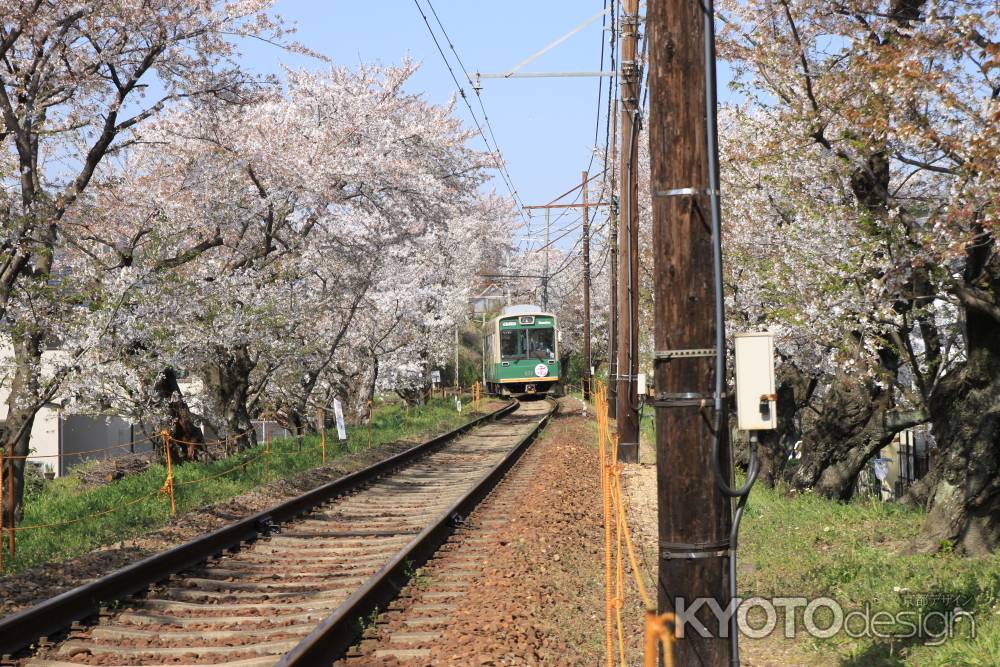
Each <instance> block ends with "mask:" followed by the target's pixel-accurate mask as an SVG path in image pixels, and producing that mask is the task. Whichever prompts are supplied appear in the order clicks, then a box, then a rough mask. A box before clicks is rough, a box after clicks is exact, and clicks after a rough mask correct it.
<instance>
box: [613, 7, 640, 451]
mask: <svg viewBox="0 0 1000 667" xmlns="http://www.w3.org/2000/svg"><path fill="white" fill-rule="evenodd" d="M638 11H639V0H623V3H622V18H621V49H620V52H621V58H622V60H621V68H622V73H621V91H620V95H621V105H622V106H621V124H622V127H621V202H622V205H621V209H622V218H621V221H620V222H619V225H620V229H619V233H618V239H619V241H618V249H619V251H620V252H622V261H621V263H620V265H619V267H618V272H619V276H618V303H619V305H620V308H621V316H620V317H619V318H618V373H617V379H618V382H617V384H618V392H617V394H618V395H617V405H616V407H617V422H618V460H619V461H623V462H626V463H637V462H638V461H639V410H638V407H639V397H638V395H637V392H636V388H637V383H636V376H637V375H639V355H638V337H639V331H638V329H639V299H638V296H639V253H638V245H639V208H638V206H637V200H638V198H639V180H638V178H637V175H638V174H637V172H638V166H639V129H640V128H639V123H638V122H637V121H638V111H639V108H638V105H639V64H638V62H636V44H637V42H638V37H639V17H638Z"/></svg>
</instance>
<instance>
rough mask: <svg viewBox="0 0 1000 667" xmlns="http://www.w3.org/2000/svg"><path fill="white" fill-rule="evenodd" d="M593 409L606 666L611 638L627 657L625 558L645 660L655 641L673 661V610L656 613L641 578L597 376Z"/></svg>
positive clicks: (610, 662) (652, 660) (651, 656)
mask: <svg viewBox="0 0 1000 667" xmlns="http://www.w3.org/2000/svg"><path fill="white" fill-rule="evenodd" d="M592 394H593V399H594V409H595V412H596V413H597V445H598V451H599V459H600V468H601V470H600V475H601V496H602V506H603V509H604V586H605V645H606V664H607V667H614V661H615V649H614V644H615V639H617V641H618V660H619V662H620V665H621V667H625V666H626V665H627V664H628V663H627V661H626V657H625V630H624V624H623V623H622V608H623V607H624V605H625V565H624V563H625V558H624V557H623V555H624V556H627V558H628V562H629V569H630V571H631V572H632V577H633V578H634V580H635V584H636V588H637V589H638V591H639V596H640V597H641V598H642V602H643V605H644V606H645V608H646V616H645V643H644V665H646V667H655V666H656V662H657V652H658V650H659V647H660V646H662V647H663V657H664V664H665V665H666V666H667V667H672V666H673V639H674V615H673V614H672V613H669V612H668V613H665V614H658V613H657V610H656V604H655V603H654V602H653V599H652V598H651V597H650V595H649V592H648V591H647V590H646V585H645V584H644V583H643V580H642V575H641V571H640V569H639V561H638V559H637V558H636V555H635V546H634V545H633V543H632V534H631V531H630V530H629V526H628V515H627V513H626V511H625V503H624V500H623V494H622V482H621V472H622V466H621V464H620V463H618V436H617V434H615V433H612V432H611V424H610V420H609V417H608V400H607V387H606V386H605V385H604V384H603V383H602V382H600V381H597V380H595V381H594V386H593V389H592Z"/></svg>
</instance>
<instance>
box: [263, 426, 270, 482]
mask: <svg viewBox="0 0 1000 667" xmlns="http://www.w3.org/2000/svg"><path fill="white" fill-rule="evenodd" d="M261 428H262V429H263V430H264V481H265V482H266V481H268V479H269V478H270V476H271V435H270V433H268V430H267V420H266V419H265V420H264V421H263V422H261Z"/></svg>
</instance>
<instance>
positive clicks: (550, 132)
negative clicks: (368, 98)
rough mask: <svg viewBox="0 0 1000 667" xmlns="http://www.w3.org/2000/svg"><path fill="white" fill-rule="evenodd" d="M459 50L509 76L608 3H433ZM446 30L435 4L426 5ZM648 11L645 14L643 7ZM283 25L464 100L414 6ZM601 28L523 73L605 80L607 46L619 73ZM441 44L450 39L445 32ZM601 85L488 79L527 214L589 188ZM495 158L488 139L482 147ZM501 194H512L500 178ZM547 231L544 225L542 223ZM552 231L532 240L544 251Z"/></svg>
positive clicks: (364, 7)
mask: <svg viewBox="0 0 1000 667" xmlns="http://www.w3.org/2000/svg"><path fill="white" fill-rule="evenodd" d="M431 1H432V2H433V7H434V9H435V10H436V11H437V14H438V17H439V18H440V19H441V22H442V23H443V24H444V27H445V29H446V30H447V31H448V35H449V36H450V37H451V40H452V43H453V44H454V46H455V49H456V50H457V52H458V56H459V57H461V59H462V61H463V63H464V64H465V66H466V67H467V68H468V69H469V70H471V71H480V72H484V73H487V72H494V73H495V72H503V71H506V70H508V69H510V68H511V67H513V66H514V65H516V64H517V63H519V62H521V61H522V60H524V59H525V58H527V57H529V56H531V55H532V54H534V53H535V52H537V51H539V50H541V49H542V48H543V47H545V46H547V45H548V44H549V43H550V42H552V41H553V40H554V39H556V38H558V37H560V36H561V35H563V34H565V33H566V32H568V31H570V30H572V29H573V28H575V27H576V26H578V25H579V24H580V23H582V22H583V21H585V20H586V19H588V18H590V17H591V16H593V15H594V14H596V13H598V12H599V11H601V9H602V8H603V7H604V0H585V1H582V2H581V1H580V0H575V1H572V0H504V1H503V2H498V1H496V0H492V1H489V2H487V1H485V0H431ZM419 2H420V4H421V6H422V7H423V9H424V11H425V12H427V13H428V18H429V20H430V23H431V26H432V27H433V28H434V30H435V31H438V30H439V29H438V26H437V24H436V22H435V20H434V17H433V15H431V14H430V12H429V10H428V5H427V0H419ZM641 4H642V5H644V4H645V3H644V2H643V3H641ZM274 13H276V14H278V15H280V16H282V17H283V18H284V19H286V20H287V21H288V22H290V23H294V24H295V25H296V27H297V33H296V35H295V39H296V40H297V41H299V42H301V43H303V44H304V45H306V46H308V47H309V48H311V49H313V50H315V51H318V52H320V53H323V54H324V55H326V56H328V57H329V58H331V59H332V60H333V61H334V62H335V63H337V64H339V65H347V66H351V65H355V64H357V63H360V62H382V63H385V64H392V63H397V62H399V61H400V59H402V58H403V57H404V56H410V57H411V58H413V59H414V60H416V61H417V62H420V63H422V66H421V69H420V71H418V72H417V74H416V75H415V76H414V77H413V79H412V80H411V81H410V84H409V90H410V91H411V92H419V93H422V94H424V95H426V97H427V98H428V99H429V100H430V101H432V102H439V103H444V102H447V101H448V100H449V99H450V98H451V97H452V95H454V94H455V92H456V89H455V84H454V82H453V81H452V79H451V76H450V74H449V73H448V69H447V67H446V66H445V64H444V62H443V60H442V58H441V55H440V54H439V53H438V51H437V48H436V47H435V45H434V42H433V41H432V39H431V36H430V33H429V32H428V30H427V26H426V25H425V24H424V21H423V18H421V16H420V12H419V11H418V10H417V7H416V6H415V4H414V0H368V1H367V2H364V1H363V0H362V1H360V2H359V1H358V0H352V1H350V2H349V1H347V0H277V2H276V6H275V12H274ZM601 23H602V22H601V19H598V20H597V21H595V22H593V23H591V24H590V25H588V26H587V27H586V28H584V29H583V30H581V31H580V32H578V33H576V34H575V35H573V36H572V37H571V38H569V39H568V40H567V41H566V42H564V43H562V44H561V45H559V46H558V47H556V48H555V49H553V50H552V51H549V52H548V53H546V54H545V55H543V56H541V57H540V58H539V59H538V60H536V61H534V62H533V63H531V64H530V65H527V66H526V67H525V68H524V70H523V71H535V72H539V71H548V72H554V71H558V72H564V71H595V70H598V69H602V68H601V67H600V57H601V45H602V42H603V44H604V45H605V67H604V69H607V67H608V61H607V58H608V57H609V50H608V46H607V41H608V33H607V32H605V31H603V30H602V25H601ZM439 39H441V36H440V33H439ZM241 48H242V49H243V52H244V62H245V64H246V65H247V66H248V67H249V68H251V69H254V70H257V71H259V72H280V68H281V65H282V64H284V65H289V66H304V67H311V68H314V67H322V66H323V64H322V63H320V62H317V61H316V60H315V59H310V58H306V57H302V56H298V55H295V54H290V53H288V52H285V51H283V50H281V49H280V48H277V47H275V46H272V45H269V44H266V43H263V42H246V43H243V44H242V45H241ZM442 48H443V49H444V50H445V53H446V54H447V56H448V57H449V59H451V61H452V64H453V67H455V73H456V75H457V76H458V78H459V82H460V83H461V84H462V85H463V87H464V88H465V89H466V93H467V94H468V95H469V96H470V101H471V102H472V107H473V109H474V110H475V111H476V113H477V114H479V113H481V110H480V108H479V106H478V104H477V103H476V102H475V100H474V99H472V97H471V96H472V95H473V91H472V90H471V88H470V86H468V83H467V81H466V79H465V78H464V76H463V74H462V71H461V69H460V68H459V67H458V66H457V63H455V61H454V57H453V54H452V52H451V51H450V50H449V49H448V46H447V43H445V42H443V41H442ZM726 73H727V71H726V69H725V67H720V72H719V74H720V80H721V83H720V90H719V93H720V97H721V98H722V99H726V98H727V90H726V87H725V79H726ZM609 81H610V80H609V79H604V83H603V88H602V98H603V99H602V102H601V104H600V109H601V121H600V128H599V130H598V137H597V142H596V145H597V146H599V147H600V148H601V150H603V145H604V136H605V130H604V113H605V110H606V105H607V100H606V94H607V86H608V84H609ZM597 94H598V79H597V78H561V79H553V78H547V79H508V80H489V79H484V80H483V90H482V93H481V95H482V100H483V102H484V104H485V107H486V112H487V113H488V114H489V118H490V123H491V124H492V126H493V130H494V133H495V136H496V139H497V143H498V144H499V146H500V148H501V150H502V151H503V154H504V157H505V158H506V160H507V165H508V169H509V172H510V175H511V178H512V179H513V183H514V186H515V188H516V189H517V192H518V194H519V195H520V198H521V200H522V201H523V202H524V203H525V204H528V205H530V204H543V203H546V202H548V201H550V200H551V199H552V198H554V197H556V196H557V195H559V194H561V193H563V192H565V191H566V190H568V189H570V188H571V187H573V186H575V185H576V184H578V183H579V182H580V172H581V170H583V169H586V168H587V167H588V164H589V163H590V158H591V155H592V153H593V151H594V147H595V141H594V136H595V127H596V124H597V122H598V121H597V114H598V98H597ZM456 113H458V114H459V115H460V116H461V117H462V118H463V119H464V120H465V121H466V123H468V124H469V126H470V127H472V120H471V118H470V116H469V112H468V110H467V109H466V108H465V106H464V105H462V104H461V103H459V105H458V106H457V108H456ZM472 144H473V146H475V147H477V148H484V147H485V146H484V144H483V142H482V141H481V140H479V139H476V140H474V141H473V142H472ZM494 186H495V187H496V189H497V190H498V191H499V192H500V193H502V194H503V193H506V188H505V187H504V184H503V182H502V181H501V180H500V179H499V177H497V178H495V179H494ZM536 215H537V217H536V218H535V220H536V221H538V222H539V223H540V222H541V215H540V212H537V214H536ZM577 218H578V215H577V214H576V213H575V212H574V213H571V214H568V215H566V216H565V217H564V218H563V219H561V220H559V221H558V223H554V224H553V237H555V236H558V235H560V234H562V233H563V231H568V230H570V229H571V228H575V227H576V225H574V220H575V219H577ZM540 227H541V225H540V224H539V225H534V224H533V225H532V229H531V231H530V234H531V235H533V236H532V238H534V239H536V240H535V241H534V245H535V246H536V247H537V246H538V245H540V239H539V238H538V235H539V234H540ZM576 237H577V234H575V233H573V232H572V231H569V233H568V235H567V236H566V237H565V239H564V240H562V241H560V242H559V243H558V244H556V245H559V246H563V247H567V246H569V245H572V243H573V242H574V241H575V240H576Z"/></svg>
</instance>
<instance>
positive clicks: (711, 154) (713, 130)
mask: <svg viewBox="0 0 1000 667" xmlns="http://www.w3.org/2000/svg"><path fill="white" fill-rule="evenodd" d="M699 4H700V6H701V9H702V15H703V16H704V27H703V33H704V56H705V62H704V68H705V139H706V148H707V153H708V155H707V157H708V195H709V202H710V209H711V211H710V213H711V221H712V283H713V288H714V298H715V429H714V430H715V432H714V433H713V434H712V465H713V468H714V469H715V481H716V486H718V488H719V490H720V491H722V493H723V494H725V495H726V496H728V497H731V498H739V501H738V502H737V504H736V508H735V511H734V513H733V523H732V527H731V529H730V534H729V597H730V600H732V601H735V600H736V595H737V587H736V549H737V544H738V543H737V539H738V537H739V529H740V522H741V521H742V519H743V510H744V508H745V507H746V503H747V500H748V499H749V498H750V490H751V488H753V485H754V482H756V481H757V475H758V474H759V472H760V461H759V459H758V457H757V442H756V437H752V438H751V445H750V461H749V463H748V466H747V479H746V483H745V484H744V485H743V486H742V487H740V488H732V487H731V486H730V480H729V479H727V476H725V475H724V474H723V471H722V466H721V463H720V461H719V448H720V445H721V440H722V438H723V433H724V432H723V429H724V428H725V427H726V419H725V415H726V407H727V406H726V404H725V402H724V400H723V392H724V391H725V388H726V318H725V295H724V292H723V282H722V280H723V275H722V207H721V204H720V192H719V188H720V179H719V131H718V104H719V100H718V91H717V80H716V77H717V73H716V66H715V1H714V0H704V4H702V3H701V2H699ZM731 468H732V466H730V474H731V473H732V469H731ZM729 635H730V645H731V647H732V657H731V664H732V667H739V665H740V637H739V625H738V622H737V614H736V613H735V610H734V613H733V614H732V615H731V617H730V628H729Z"/></svg>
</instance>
